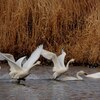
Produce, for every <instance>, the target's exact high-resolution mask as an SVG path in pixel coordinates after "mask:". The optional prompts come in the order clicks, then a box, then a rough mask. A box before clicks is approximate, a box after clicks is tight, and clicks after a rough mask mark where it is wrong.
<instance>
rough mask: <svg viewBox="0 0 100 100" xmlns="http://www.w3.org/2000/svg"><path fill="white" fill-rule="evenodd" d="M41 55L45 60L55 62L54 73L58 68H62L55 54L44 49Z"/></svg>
mask: <svg viewBox="0 0 100 100" xmlns="http://www.w3.org/2000/svg"><path fill="white" fill-rule="evenodd" d="M41 55H42V56H43V57H44V58H46V59H48V60H52V61H53V64H54V67H53V71H56V70H58V68H60V63H59V61H58V58H57V55H56V54H55V53H53V52H50V51H47V50H44V49H43V50H42V53H41Z"/></svg>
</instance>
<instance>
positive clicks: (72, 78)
mask: <svg viewBox="0 0 100 100" xmlns="http://www.w3.org/2000/svg"><path fill="white" fill-rule="evenodd" d="M80 75H87V73H85V72H84V71H79V72H77V73H76V77H72V76H69V77H64V78H63V79H61V80H63V81H66V80H73V81H74V80H83V78H82V77H81V76H80Z"/></svg>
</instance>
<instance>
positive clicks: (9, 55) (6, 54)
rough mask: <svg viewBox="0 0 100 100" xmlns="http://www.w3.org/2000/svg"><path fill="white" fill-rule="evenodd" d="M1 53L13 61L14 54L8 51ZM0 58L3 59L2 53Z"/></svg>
mask: <svg viewBox="0 0 100 100" xmlns="http://www.w3.org/2000/svg"><path fill="white" fill-rule="evenodd" d="M2 54H4V55H5V56H6V57H8V58H9V59H11V60H13V61H15V59H14V56H13V55H12V54H9V53H2ZM0 60H5V58H4V57H3V56H2V55H0Z"/></svg>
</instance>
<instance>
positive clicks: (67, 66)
mask: <svg viewBox="0 0 100 100" xmlns="http://www.w3.org/2000/svg"><path fill="white" fill-rule="evenodd" d="M71 62H72V61H68V63H67V65H66V69H68V68H69V64H70V63H71Z"/></svg>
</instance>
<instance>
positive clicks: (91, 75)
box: [86, 72, 100, 79]
mask: <svg viewBox="0 0 100 100" xmlns="http://www.w3.org/2000/svg"><path fill="white" fill-rule="evenodd" d="M86 77H90V78H96V79H97V78H100V72H97V73H93V74H88V75H86Z"/></svg>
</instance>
